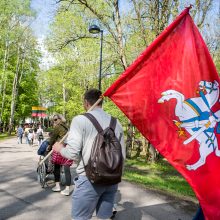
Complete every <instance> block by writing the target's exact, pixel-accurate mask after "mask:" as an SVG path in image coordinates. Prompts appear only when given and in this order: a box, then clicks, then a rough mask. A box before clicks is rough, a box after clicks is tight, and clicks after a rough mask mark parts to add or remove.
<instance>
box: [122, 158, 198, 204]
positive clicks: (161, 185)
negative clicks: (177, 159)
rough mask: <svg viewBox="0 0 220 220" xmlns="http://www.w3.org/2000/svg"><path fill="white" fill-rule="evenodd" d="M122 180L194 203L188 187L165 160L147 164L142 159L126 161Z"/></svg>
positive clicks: (193, 196) (192, 193) (192, 194)
mask: <svg viewBox="0 0 220 220" xmlns="http://www.w3.org/2000/svg"><path fill="white" fill-rule="evenodd" d="M123 179H124V180H127V181H129V182H133V183H137V184H140V185H142V186H144V187H146V188H150V189H155V190H158V191H162V192H164V193H167V194H170V195H174V196H176V197H181V198H182V197H186V198H188V199H192V200H195V201H196V197H195V194H194V192H193V191H192V189H191V187H190V185H189V184H188V183H187V182H186V180H185V179H184V178H183V177H182V176H181V175H180V174H179V173H178V172H177V171H176V170H175V169H174V168H173V167H172V166H171V165H170V164H169V163H168V162H167V161H165V160H160V161H159V162H156V163H147V162H146V161H144V160H143V159H127V160H126V165H125V170H124V175H123Z"/></svg>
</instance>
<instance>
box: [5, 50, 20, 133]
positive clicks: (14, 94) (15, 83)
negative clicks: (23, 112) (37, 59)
mask: <svg viewBox="0 0 220 220" xmlns="http://www.w3.org/2000/svg"><path fill="white" fill-rule="evenodd" d="M19 66H20V47H19V46H18V51H17V64H16V72H15V77H14V81H13V88H12V100H11V114H10V119H9V129H8V134H9V135H11V132H12V130H13V126H14V113H15V106H16V98H17V91H18V80H19Z"/></svg>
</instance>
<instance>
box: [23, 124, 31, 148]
mask: <svg viewBox="0 0 220 220" xmlns="http://www.w3.org/2000/svg"><path fill="white" fill-rule="evenodd" d="M29 129H30V126H29V124H26V125H25V129H24V137H25V141H26V144H29V141H28V131H29Z"/></svg>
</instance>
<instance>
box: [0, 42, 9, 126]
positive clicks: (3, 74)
mask: <svg viewBox="0 0 220 220" xmlns="http://www.w3.org/2000/svg"><path fill="white" fill-rule="evenodd" d="M8 56H9V44H8V41H7V40H6V42H5V54H4V61H3V69H2V70H3V71H2V72H3V73H2V87H1V94H2V105H1V110H0V124H1V123H2V117H3V111H4V106H5V95H6V85H7V76H6V69H7V62H8Z"/></svg>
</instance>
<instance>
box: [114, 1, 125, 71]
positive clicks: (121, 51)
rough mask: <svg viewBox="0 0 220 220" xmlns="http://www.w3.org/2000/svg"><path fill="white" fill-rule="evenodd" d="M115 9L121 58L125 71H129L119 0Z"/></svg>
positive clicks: (115, 2) (115, 4)
mask: <svg viewBox="0 0 220 220" xmlns="http://www.w3.org/2000/svg"><path fill="white" fill-rule="evenodd" d="M114 7H115V15H116V16H115V19H114V21H115V25H116V30H117V35H118V37H117V43H118V46H119V56H120V60H121V63H122V66H123V68H124V70H125V69H127V67H128V65H127V61H126V57H125V50H124V45H123V39H122V28H121V18H120V13H119V6H118V0H115V1H114Z"/></svg>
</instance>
